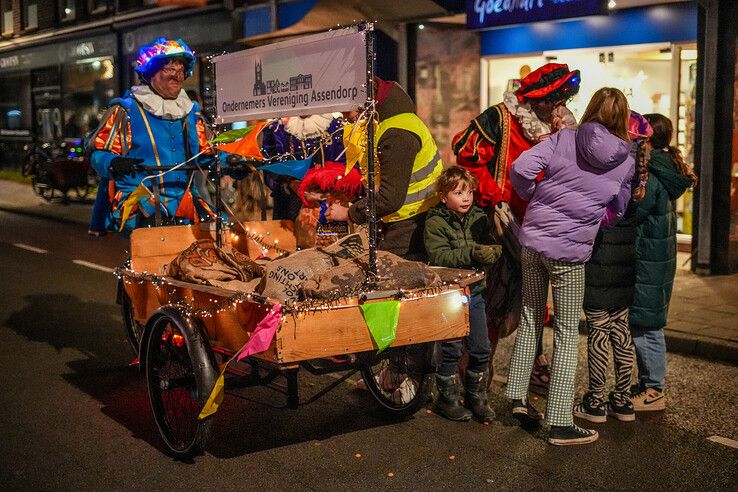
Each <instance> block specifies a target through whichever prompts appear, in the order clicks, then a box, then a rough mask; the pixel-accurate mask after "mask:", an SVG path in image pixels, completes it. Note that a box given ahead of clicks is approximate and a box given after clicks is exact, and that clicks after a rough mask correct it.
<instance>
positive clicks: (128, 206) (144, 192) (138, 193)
mask: <svg viewBox="0 0 738 492" xmlns="http://www.w3.org/2000/svg"><path fill="white" fill-rule="evenodd" d="M149 195H151V192H150V191H149V189H148V188H146V186H145V185H144V184H143V183H141V184H140V185H138V186H137V187H136V189H135V190H133V191H132V192H131V194H130V195H128V198H126V199H125V200H124V201H123V203H122V205H121V206H122V207H123V210H122V211H121V213H120V230H119V231H118V232H121V231H122V230H123V227H124V226H125V225H126V221H127V220H128V216H129V215H131V212H132V211H133V209H134V208H136V207H137V206H138V202H139V201H140V200H141V199H142V198H143V197H145V196H149Z"/></svg>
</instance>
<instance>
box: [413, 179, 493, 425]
mask: <svg viewBox="0 0 738 492" xmlns="http://www.w3.org/2000/svg"><path fill="white" fill-rule="evenodd" d="M476 184H477V183H476V179H475V178H474V177H473V176H472V175H471V174H470V173H469V171H467V170H465V169H463V168H460V167H457V166H453V167H450V168H448V169H446V170H445V171H444V172H443V174H441V176H440V178H439V179H438V183H437V185H436V189H437V190H438V194H439V197H440V200H441V203H439V204H438V205H436V206H435V207H433V208H431V209H430V210H429V211H428V218H427V220H426V223H425V231H424V240H425V248H426V251H427V252H428V258H429V259H430V262H431V264H432V265H437V266H443V267H451V268H482V267H484V266H485V265H491V264H492V263H494V262H495V261H497V259H498V258H499V257H500V255H501V254H502V248H501V247H500V246H499V245H493V244H492V242H493V240H492V235H491V226H490V222H489V218H488V217H487V215H486V214H485V213H484V212H483V211H482V209H481V208H479V207H478V206H476V205H474V202H473V194H474V189H475V188H476ZM482 292H484V281H482V282H478V283H476V284H474V286H473V289H472V292H471V294H472V295H471V299H470V301H469V325H470V331H469V336H468V337H467V338H466V342H467V345H468V347H469V366H468V367H467V371H466V378H465V387H466V396H465V398H464V405H465V406H466V408H464V407H463V406H461V405H460V404H459V396H460V391H459V389H460V388H459V386H458V384H457V382H456V372H457V366H458V362H459V359H460V358H461V351H462V342H461V341H457V342H444V343H443V344H442V352H443V362H442V364H441V367H440V368H439V370H438V373H437V374H436V383H437V386H438V400H437V401H436V406H435V410H436V413H438V414H440V415H442V416H444V417H446V418H448V419H450V420H458V421H466V420H469V419H471V417H472V415H473V416H474V418H475V419H477V420H479V421H480V422H489V421H491V420H492V419H493V418H494V416H495V414H494V411H493V410H492V409H491V408H490V407H489V404H488V403H487V383H488V381H489V354H490V345H489V337H488V335H487V317H486V315H485V305H484V298H483V297H482Z"/></svg>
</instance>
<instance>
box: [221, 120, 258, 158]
mask: <svg viewBox="0 0 738 492" xmlns="http://www.w3.org/2000/svg"><path fill="white" fill-rule="evenodd" d="M265 125H266V122H264V121H262V122H259V123H257V124H256V125H254V129H253V130H252V131H251V132H250V133H249V134H248V135H246V136H245V137H243V138H242V139H240V140H236V141H235V142H229V143H222V144H216V145H215V146H216V147H217V148H219V149H220V150H225V151H226V152H230V153H231V154H238V155H240V156H242V157H245V158H247V159H255V160H262V159H264V157H263V156H262V155H261V146H260V145H259V142H258V141H257V137H258V136H259V134H260V133H261V130H263V129H264V126H265Z"/></svg>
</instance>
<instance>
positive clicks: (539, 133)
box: [502, 92, 551, 143]
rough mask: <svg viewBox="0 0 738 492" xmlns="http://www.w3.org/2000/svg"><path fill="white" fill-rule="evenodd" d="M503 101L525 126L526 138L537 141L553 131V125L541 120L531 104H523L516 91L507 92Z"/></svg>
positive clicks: (521, 124)
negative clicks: (531, 107)
mask: <svg viewBox="0 0 738 492" xmlns="http://www.w3.org/2000/svg"><path fill="white" fill-rule="evenodd" d="M502 101H503V102H504V103H505V107H506V108H507V109H508V111H510V113H512V115H513V116H515V118H517V120H518V122H520V126H522V127H523V133H524V134H525V138H526V139H528V140H530V141H531V142H534V143H537V142H538V141H539V140H540V139H541V137H543V136H545V135H548V134H549V133H551V125H549V124H547V123H545V122H543V121H541V120H540V119H539V118H538V116H537V115H536V113H535V112H534V111H533V110H532V109H530V104H527V103H526V104H521V103H520V101H518V98H517V96H516V95H515V93H514V92H505V94H504V96H503V99H502Z"/></svg>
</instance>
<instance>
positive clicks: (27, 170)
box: [21, 154, 41, 177]
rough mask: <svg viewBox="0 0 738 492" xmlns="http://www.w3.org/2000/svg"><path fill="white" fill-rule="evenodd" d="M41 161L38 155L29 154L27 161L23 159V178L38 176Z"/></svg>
mask: <svg viewBox="0 0 738 492" xmlns="http://www.w3.org/2000/svg"><path fill="white" fill-rule="evenodd" d="M39 159H41V157H40V156H39V155H38V154H28V155H27V156H26V157H25V159H23V166H22V167H21V174H23V177H28V176H31V175H32V174H36V169H37V165H38V161H39Z"/></svg>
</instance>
